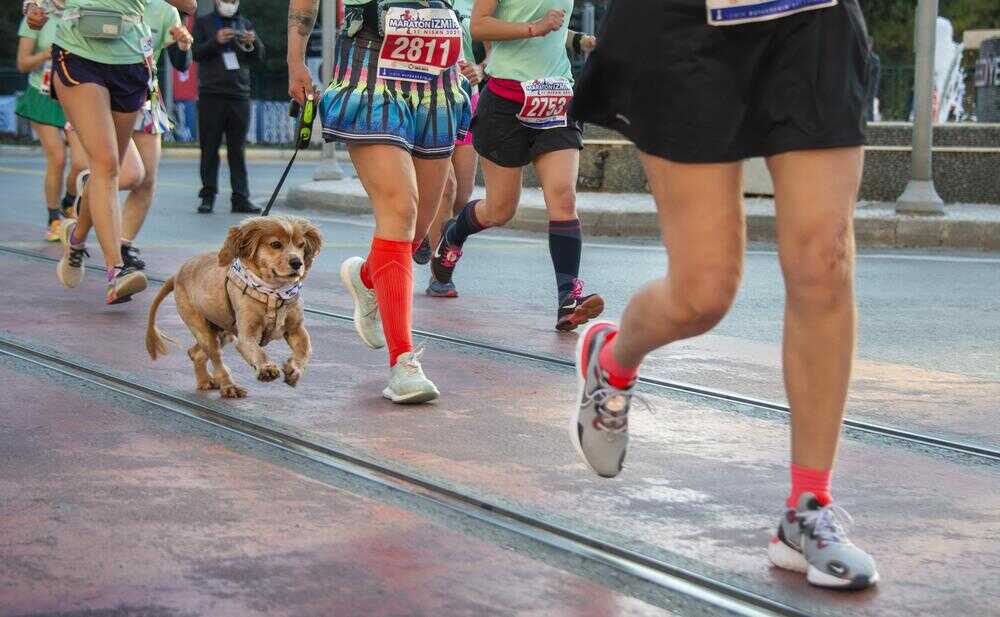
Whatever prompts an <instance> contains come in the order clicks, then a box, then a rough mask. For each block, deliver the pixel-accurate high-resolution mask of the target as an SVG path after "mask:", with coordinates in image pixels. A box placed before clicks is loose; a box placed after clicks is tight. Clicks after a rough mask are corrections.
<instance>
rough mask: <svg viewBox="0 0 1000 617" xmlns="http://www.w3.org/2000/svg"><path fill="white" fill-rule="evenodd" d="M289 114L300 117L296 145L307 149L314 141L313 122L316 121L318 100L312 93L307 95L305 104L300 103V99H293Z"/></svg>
mask: <svg viewBox="0 0 1000 617" xmlns="http://www.w3.org/2000/svg"><path fill="white" fill-rule="evenodd" d="M288 115H289V116H291V117H292V118H298V119H299V127H298V131H297V133H296V138H297V141H296V143H295V147H296V148H298V149H300V150H305V149H306V148H308V147H309V143H310V142H312V132H313V123H315V122H316V101H314V100H313V97H312V95H309V96H308V97H306V104H305V105H299V103H298V101H294V100H293V101H292V102H291V104H290V105H289V106H288Z"/></svg>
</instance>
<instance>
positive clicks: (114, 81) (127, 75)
mask: <svg viewBox="0 0 1000 617" xmlns="http://www.w3.org/2000/svg"><path fill="white" fill-rule="evenodd" d="M52 69H53V70H54V71H55V72H56V73H58V74H59V79H61V80H62V83H64V84H66V86H67V87H69V88H72V87H73V86H78V85H80V84H88V83H89V84H97V85H98V86H101V87H102V88H105V89H107V91H108V94H109V95H110V97H111V110H112V111H117V112H123V113H131V112H134V111H139V110H140V109H142V106H143V105H145V104H146V100H147V99H148V98H149V69H148V68H147V67H146V63H145V62H138V63H136V64H104V63H103V62H94V61H93V60H88V59H87V58H83V57H81V56H78V55H76V54H73V53H70V52H68V51H66V50H65V49H63V48H62V47H59V46H58V45H53V46H52ZM56 95H57V88H52V90H51V96H52V98H54V99H57V100H58V97H57V96H56Z"/></svg>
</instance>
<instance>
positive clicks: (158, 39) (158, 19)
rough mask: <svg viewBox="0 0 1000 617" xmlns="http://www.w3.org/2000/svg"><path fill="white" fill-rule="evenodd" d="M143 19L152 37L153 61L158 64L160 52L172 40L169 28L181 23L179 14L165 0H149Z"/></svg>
mask: <svg viewBox="0 0 1000 617" xmlns="http://www.w3.org/2000/svg"><path fill="white" fill-rule="evenodd" d="M142 19H143V21H145V22H146V25H147V26H149V30H150V33H151V34H152V37H153V63H154V64H156V65H159V63H160V54H161V53H163V50H164V49H166V48H167V47H169V46H170V44H171V43H173V42H174V37H172V36H170V29H171V28H173V27H174V26H180V25H181V14H180V12H178V10H177V8H176V7H175V6H174V5H172V4H169V3H168V2H167V0H149V5H148V6H146V14H145V15H144V16H143V18H142Z"/></svg>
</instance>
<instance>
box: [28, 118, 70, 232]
mask: <svg viewBox="0 0 1000 617" xmlns="http://www.w3.org/2000/svg"><path fill="white" fill-rule="evenodd" d="M31 128H32V129H33V130H34V131H35V133H36V134H37V135H38V141H40V142H41V144H42V151H43V152H44V154H45V182H44V188H45V206H46V208H47V209H48V211H49V222H51V221H53V220H55V219H54V218H53V216H55V217H56V218H58V216H59V199H60V197H61V196H62V182H63V176H62V175H63V168H64V167H65V166H66V142H65V141H64V140H63V136H62V131H60V130H59V129H58V128H56V127H54V126H50V125H48V124H40V123H38V122H32V123H31Z"/></svg>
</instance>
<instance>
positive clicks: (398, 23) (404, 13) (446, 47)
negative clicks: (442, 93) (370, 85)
mask: <svg viewBox="0 0 1000 617" xmlns="http://www.w3.org/2000/svg"><path fill="white" fill-rule="evenodd" d="M461 52H462V34H461V29H460V27H459V25H458V20H457V19H455V13H454V12H452V11H451V10H449V9H430V8H428V9H407V8H400V7H393V8H390V9H389V10H388V12H387V13H386V16H385V39H384V40H383V42H382V50H381V51H380V52H379V60H378V76H379V77H381V78H382V79H396V80H401V81H418V82H420V81H430V80H431V79H433V78H435V77H437V76H438V75H440V74H441V73H442V72H443V71H445V70H446V69H449V68H451V67H452V66H454V65H455V63H457V62H458V57H459V55H460V54H461Z"/></svg>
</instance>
